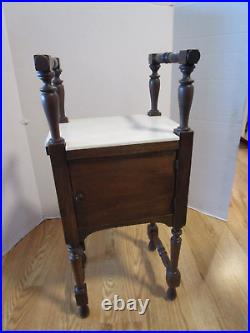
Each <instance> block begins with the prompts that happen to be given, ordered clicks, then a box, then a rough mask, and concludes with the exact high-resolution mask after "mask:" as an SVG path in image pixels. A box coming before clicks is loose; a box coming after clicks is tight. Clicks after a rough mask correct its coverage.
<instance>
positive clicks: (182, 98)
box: [175, 65, 195, 134]
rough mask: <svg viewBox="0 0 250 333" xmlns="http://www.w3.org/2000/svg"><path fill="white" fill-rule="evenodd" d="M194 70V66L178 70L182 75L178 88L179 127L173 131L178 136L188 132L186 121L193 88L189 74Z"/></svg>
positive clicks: (182, 66) (186, 66) (183, 66)
mask: <svg viewBox="0 0 250 333" xmlns="http://www.w3.org/2000/svg"><path fill="white" fill-rule="evenodd" d="M194 69H195V66H194V65H181V66H180V70H181V72H182V74H183V77H182V79H181V80H180V81H179V82H180V85H179V88H178V102H179V111H180V126H179V127H178V128H176V129H175V133H176V134H179V133H180V132H183V131H189V127H188V120H189V114H190V109H191V106H192V101H193V95H194V86H193V82H194V81H193V80H192V79H191V77H190V74H191V73H192V72H193V70H194Z"/></svg>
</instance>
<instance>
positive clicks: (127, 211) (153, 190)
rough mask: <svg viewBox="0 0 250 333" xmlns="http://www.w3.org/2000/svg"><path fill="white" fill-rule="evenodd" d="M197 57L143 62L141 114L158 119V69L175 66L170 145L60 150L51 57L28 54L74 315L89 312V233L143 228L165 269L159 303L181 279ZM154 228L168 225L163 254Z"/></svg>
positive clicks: (57, 86) (155, 57)
mask: <svg viewBox="0 0 250 333" xmlns="http://www.w3.org/2000/svg"><path fill="white" fill-rule="evenodd" d="M199 57H200V54H199V51H198V50H186V51H180V52H179V53H171V52H168V53H161V54H157V53H155V54H151V55H150V56H149V63H150V68H151V70H152V75H151V79H150V96H151V110H150V111H149V113H148V115H149V116H155V115H160V112H159V110H158V106H157V104H158V95H159V89H160V80H159V75H158V69H159V68H160V64H161V63H179V64H180V65H181V66H180V69H181V72H182V74H183V78H182V79H181V80H180V87H179V95H178V96H179V108H180V126H179V127H178V128H177V129H175V130H174V132H175V134H176V141H171V142H158V143H144V144H134V145H126V146H117V147H104V148H91V149H78V150H71V151H66V145H67V143H65V142H64V139H63V138H61V137H60V131H59V120H60V122H64V121H66V120H67V119H66V116H65V113H64V88H63V85H62V80H61V79H60V74H61V68H60V63H59V59H58V58H51V57H50V56H48V55H36V56H34V59H35V67H36V70H37V72H38V77H39V78H40V79H41V80H42V81H43V82H44V85H43V87H42V88H41V100H42V104H43V108H44V111H45V114H46V117H47V120H48V123H49V128H50V132H51V140H49V142H48V144H47V147H46V150H47V153H48V155H49V156H50V159H51V165H52V170H53V175H54V181H55V186H56V191H57V197H58V203H59V208H60V213H61V218H62V223H63V228H64V235H65V242H66V245H67V248H68V252H69V258H70V261H71V264H72V269H73V273H74V278H75V283H76V285H75V297H76V302H77V305H78V306H79V307H80V310H81V315H82V316H87V315H88V313H89V308H88V296H87V286H86V283H85V273H84V268H85V263H86V255H85V244H84V239H85V238H86V237H87V236H88V235H89V234H91V233H92V232H95V231H97V230H102V229H107V228H114V227H120V226H128V225H133V224H141V223H145V224H146V223H147V224H148V223H149V224H148V229H147V230H148V237H149V250H151V251H153V250H155V249H157V251H158V253H159V255H160V257H161V259H162V262H163V264H164V266H165V267H166V280H167V284H168V286H169V288H168V291H167V298H168V299H170V300H173V299H174V298H175V297H176V288H177V287H178V286H179V285H180V278H181V275H180V272H179V269H178V259H179V254H180V248H181V232H182V231H181V228H182V227H183V226H184V225H185V223H186V212H187V199H188V187H189V176H190V169H191V158H192V144H193V132H192V131H191V130H190V129H189V127H188V117H189V112H190V108H191V104H192V98H193V87H192V83H193V80H191V78H190V73H191V72H192V70H193V69H194V64H195V63H197V62H198V60H199ZM54 75H55V78H54V80H53V84H54V86H52V85H51V81H52V79H53V77H54ZM59 117H60V119H59ZM66 126H67V125H66ZM177 136H179V140H178V137H177ZM156 222H158V223H164V224H165V225H167V226H169V227H172V237H171V241H170V256H169V255H168V254H167V251H166V250H165V248H164V246H163V244H162V242H161V240H160V239H159V236H158V227H157V225H156Z"/></svg>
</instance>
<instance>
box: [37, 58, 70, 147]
mask: <svg viewBox="0 0 250 333" xmlns="http://www.w3.org/2000/svg"><path fill="white" fill-rule="evenodd" d="M34 61H35V68H36V70H37V76H38V77H39V78H40V79H41V80H42V81H43V83H44V85H43V86H42V87H41V89H40V92H41V102H42V105H43V109H44V112H45V115H46V118H47V120H48V124H49V129H50V134H51V139H50V143H51V144H53V143H61V142H63V141H64V140H63V139H62V138H61V137H60V131H59V100H58V95H57V91H56V88H55V87H53V86H52V85H51V80H52V78H53V77H54V72H53V70H52V66H53V59H52V58H51V57H50V56H48V55H35V56H34Z"/></svg>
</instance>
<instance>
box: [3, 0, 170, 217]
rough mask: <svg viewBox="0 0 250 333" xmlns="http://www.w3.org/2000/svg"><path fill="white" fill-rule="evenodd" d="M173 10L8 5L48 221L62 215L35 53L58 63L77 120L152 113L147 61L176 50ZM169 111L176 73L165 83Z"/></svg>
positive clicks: (165, 103)
mask: <svg viewBox="0 0 250 333" xmlns="http://www.w3.org/2000/svg"><path fill="white" fill-rule="evenodd" d="M172 13H173V8H172V7H169V6H164V7H162V6H157V5H152V4H147V3H145V4H121V3H119V4H112V3H110V4H100V3H99V4H94V3H92V4H86V3H60V4H58V3H20V4H18V3H13V4H11V3H9V4H7V5H6V4H5V14H6V22H7V29H8V36H9V41H10V46H11V51H12V57H13V64H14V68H15V72H16V78H17V85H18V90H19V97H20V103H21V107H22V111H23V114H24V117H25V118H26V119H27V120H28V121H29V124H28V126H27V134H28V138H29V144H30V150H31V155H32V160H33V165H34V170H35V174H36V179H37V184H38V190H39V195H40V199H41V205H42V210H43V214H44V216H55V215H58V206H57V201H56V195H55V189H54V183H53V179H52V172H51V168H50V163H49V158H48V156H46V154H45V151H44V147H43V143H44V139H45V137H46V135H47V132H48V126H47V123H46V120H45V116H44V114H43V111H42V107H41V104H40V100H39V87H40V86H41V82H40V81H39V79H38V78H36V73H35V70H34V64H33V54H39V53H42V54H51V55H54V56H59V57H60V59H61V63H62V68H63V74H62V79H64V83H65V89H66V100H65V103H66V107H65V109H66V112H67V114H68V116H69V118H70V117H72V118H76V117H86V116H99V115H100V116H108V115H119V114H132V113H144V114H145V113H146V112H147V111H148V109H149V106H150V105H149V92H148V76H149V74H150V70H149V68H148V59H147V57H148V54H149V53H152V52H155V51H159V52H161V51H164V50H169V49H172V18H173V14H172ZM162 80H163V83H164V86H165V87H166V91H165V94H164V96H163V98H162V99H161V108H162V110H164V109H165V110H166V111H169V106H170V70H169V71H168V72H165V73H164V75H163V77H162Z"/></svg>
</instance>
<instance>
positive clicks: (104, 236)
mask: <svg viewBox="0 0 250 333" xmlns="http://www.w3.org/2000/svg"><path fill="white" fill-rule="evenodd" d="M159 229H160V237H161V239H162V241H163V242H164V243H165V244H166V246H167V247H168V244H169V237H170V232H169V230H168V228H167V227H164V226H162V225H159ZM194 230H195V232H194ZM147 243H148V240H147V233H146V226H145V225H140V226H134V227H124V228H118V229H111V230H106V231H101V232H97V233H95V234H93V235H91V236H89V238H88V239H87V242H86V253H87V257H88V262H87V269H86V282H87V285H88V293H89V305H90V311H91V313H90V316H89V317H88V318H87V319H81V318H80V317H79V316H78V315H77V312H76V306H75V301H74V297H73V292H72V288H73V279H72V273H71V268H70V265H69V263H68V260H67V253H66V249H65V245H64V239H63V232H62V227H61V223H60V220H59V219H57V220H56V219H55V220H47V221H44V222H43V223H41V224H40V225H39V226H38V227H37V228H36V229H34V230H33V231H32V232H31V233H29V234H28V235H27V236H26V237H25V238H24V239H23V240H21V241H20V242H19V243H18V244H17V245H16V246H15V247H14V248H13V249H12V250H11V251H10V252H9V253H8V254H7V255H5V256H4V258H3V328H4V329H5V330H38V329H39V330H87V329H90V330H93V329H95V330H97V329H99V330H118V329H119V330H121V329H122V330H132V329H133V330H246V329H247V293H248V290H247V148H244V147H242V148H241V149H240V150H239V154H238V160H237V172H236V176H235V180H234V186H233V191H232V200H231V205H230V211H229V220H228V222H227V223H224V222H222V221H219V220H216V219H215V218H212V217H209V216H206V215H204V214H201V213H199V212H196V211H194V210H191V209H189V211H188V221H187V225H186V227H185V228H184V232H183V242H182V251H181V256H180V270H181V273H182V282H181V286H180V288H178V298H177V299H176V300H175V301H174V302H167V301H166V300H165V299H164V294H165V291H166V282H165V271H164V267H163V265H162V263H161V260H160V258H158V254H157V253H156V252H153V253H151V252H149V251H148V250H147ZM114 294H118V295H119V296H121V297H123V298H124V299H125V300H127V299H129V298H142V299H146V298H149V299H150V304H149V307H148V310H147V311H146V313H145V315H142V316H140V315H139V314H138V313H137V312H131V311H122V312H119V311H117V312H115V311H107V312H105V311H103V310H101V306H100V304H101V301H102V299H103V298H104V297H108V298H110V299H111V298H112V297H113V295H114Z"/></svg>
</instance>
